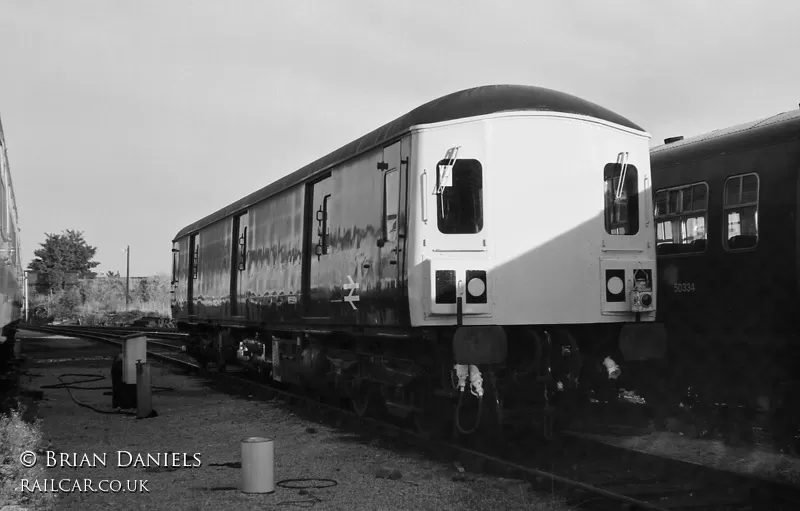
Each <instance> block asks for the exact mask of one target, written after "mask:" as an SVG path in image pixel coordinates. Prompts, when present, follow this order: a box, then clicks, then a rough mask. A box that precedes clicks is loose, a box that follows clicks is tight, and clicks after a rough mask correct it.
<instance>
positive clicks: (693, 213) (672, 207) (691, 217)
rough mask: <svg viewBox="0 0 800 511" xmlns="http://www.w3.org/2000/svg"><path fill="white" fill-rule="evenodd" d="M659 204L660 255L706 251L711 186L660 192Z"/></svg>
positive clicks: (694, 185) (658, 246) (688, 187)
mask: <svg viewBox="0 0 800 511" xmlns="http://www.w3.org/2000/svg"><path fill="white" fill-rule="evenodd" d="M655 203H656V210H655V222H656V253H657V254H658V255H671V254H696V253H702V252H705V250H706V240H707V238H706V223H707V221H708V184H706V183H694V184H690V185H686V186H679V187H675V188H668V189H666V190H659V191H658V192H656V196H655Z"/></svg>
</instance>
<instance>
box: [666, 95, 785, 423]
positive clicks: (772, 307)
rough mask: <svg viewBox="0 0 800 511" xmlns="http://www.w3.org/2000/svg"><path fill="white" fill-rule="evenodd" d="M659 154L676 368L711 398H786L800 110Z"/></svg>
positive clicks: (750, 401)
mask: <svg viewBox="0 0 800 511" xmlns="http://www.w3.org/2000/svg"><path fill="white" fill-rule="evenodd" d="M651 155H652V158H651V165H652V169H653V189H654V199H655V207H656V208H655V215H656V227H657V229H656V231H657V254H658V260H659V282H660V284H661V285H660V286H659V291H658V293H659V303H660V308H659V314H660V319H663V321H664V323H665V325H666V327H667V329H668V331H669V337H670V352H669V359H670V365H671V366H672V367H671V372H670V375H669V378H670V379H671V380H672V381H673V382H674V383H681V384H682V385H683V387H684V388H685V387H686V386H691V387H692V388H693V389H694V390H695V392H696V393H697V394H698V396H701V397H703V398H706V399H708V400H710V401H714V400H725V401H726V402H729V403H731V404H733V403H736V402H738V403H739V404H742V405H754V404H755V403H756V400H757V399H759V398H761V399H759V400H760V401H761V406H763V405H764V404H765V403H766V402H768V400H764V399H763V398H764V397H767V398H768V397H772V398H773V399H772V402H773V405H774V404H775V403H776V402H777V403H780V402H781V401H784V400H785V399H784V398H786V397H787V396H790V395H791V394H787V392H789V393H791V392H795V393H796V382H795V383H793V380H797V379H798V376H796V375H797V374H800V373H798V369H800V365H798V326H800V314H798V311H800V308H798V306H800V302H799V301H798V298H800V296H799V295H798V286H799V285H800V281H798V273H799V271H800V253H798V249H800V232H798V229H800V224H799V223H798V221H797V219H798V215H800V210H799V209H798V208H800V201H798V194H800V173H798V170H799V169H800V111H797V110H795V111H791V112H785V113H782V114H779V115H775V116H773V117H769V118H766V119H760V120H757V121H752V122H748V123H745V124H741V125H737V126H732V127H729V128H725V129H721V130H716V131H713V132H710V133H707V134H704V135H700V136H697V137H693V138H687V139H683V137H674V138H671V139H667V140H665V144H663V145H660V146H658V147H656V148H653V149H652V151H651ZM792 389H794V390H792ZM776 398H777V400H776ZM791 399H796V397H795V398H791ZM792 406H795V405H792ZM773 408H774V406H773Z"/></svg>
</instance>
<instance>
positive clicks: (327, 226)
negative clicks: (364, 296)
mask: <svg viewBox="0 0 800 511" xmlns="http://www.w3.org/2000/svg"><path fill="white" fill-rule="evenodd" d="M333 185H334V183H333V178H332V177H331V175H330V174H328V175H327V176H325V177H323V178H322V179H320V180H318V181H316V182H314V183H312V184H309V185H307V187H306V219H307V220H306V229H305V231H306V240H305V248H306V249H305V250H304V257H303V304H304V305H303V309H304V311H303V312H304V315H305V317H307V318H329V317H330V315H331V308H330V299H331V292H332V291H333V286H334V285H335V282H334V281H333V278H334V275H333V271H332V270H333V268H332V266H331V265H332V261H331V219H332V214H333V207H334V200H335V199H334V197H333Z"/></svg>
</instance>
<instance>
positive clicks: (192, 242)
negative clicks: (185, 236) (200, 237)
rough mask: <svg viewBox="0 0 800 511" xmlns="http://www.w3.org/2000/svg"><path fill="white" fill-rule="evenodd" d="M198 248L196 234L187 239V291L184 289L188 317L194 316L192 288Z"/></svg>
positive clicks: (194, 279) (194, 282)
mask: <svg viewBox="0 0 800 511" xmlns="http://www.w3.org/2000/svg"><path fill="white" fill-rule="evenodd" d="M199 251H200V247H199V244H198V242H197V234H192V235H191V236H190V237H189V275H188V276H187V279H186V280H187V284H186V286H187V289H186V306H187V308H188V310H189V315H190V316H194V315H195V314H196V310H195V306H194V290H195V289H194V288H195V285H196V281H197V263H198V255H199Z"/></svg>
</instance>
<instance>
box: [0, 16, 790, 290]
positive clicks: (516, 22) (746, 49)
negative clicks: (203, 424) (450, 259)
mask: <svg viewBox="0 0 800 511" xmlns="http://www.w3.org/2000/svg"><path fill="white" fill-rule="evenodd" d="M798 20H800V2H792V1H788V0H787V1H773V2H763V1H758V0H753V1H731V0H718V1H702V0H673V1H671V2H645V1H641V0H630V1H621V0H620V1H610V0H602V1H600V0H595V1H564V0H559V1H556V0H553V1H550V2H543V1H535V0H520V1H515V2H504V1H499V0H491V1H483V2H478V1H464V0H460V1H455V0H452V1H451V0H405V1H404V2H396V1H375V0H370V1H367V0H363V1H360V2H356V1H343V0H319V1H315V2H311V1H300V0H291V1H282V2H278V1H277V0H275V1H272V0H252V1H245V0H230V1H222V0H215V1H212V0H194V1H191V2H189V1H178V0H169V1H167V0H147V1H145V0H137V1H135V2H126V1H122V0H96V1H88V0H87V1H84V0H69V1H56V0H50V1H41V0H0V118H2V122H3V126H4V128H5V134H6V142H7V145H8V156H9V161H10V164H11V170H12V174H13V179H14V186H15V191H16V196H17V203H18V208H19V214H20V224H21V227H22V233H21V239H22V242H23V258H24V259H23V260H24V264H25V265H26V266H27V263H28V262H29V261H30V260H31V259H32V257H33V250H34V249H36V248H38V246H39V244H40V243H41V242H42V241H43V240H44V233H45V232H49V233H57V232H61V231H62V230H64V229H76V230H81V231H84V234H85V237H86V239H87V241H88V242H89V243H90V244H91V245H94V246H97V247H98V251H97V255H96V260H98V261H100V262H101V266H100V267H99V268H98V269H100V270H102V271H105V270H119V271H121V272H122V274H123V275H124V273H125V254H124V253H123V251H122V249H124V247H125V246H126V245H128V244H129V245H130V246H131V275H133V276H140V275H150V274H153V273H156V272H167V271H169V270H170V265H171V255H170V248H171V239H172V237H173V236H174V235H175V234H176V233H177V231H178V230H180V229H181V228H183V227H184V226H185V225H187V224H189V223H190V222H192V221H194V220H196V219H199V218H200V217H203V216H205V215H206V214H208V213H211V212H213V211H215V210H217V209H218V208H220V207H223V206H225V205H227V204H229V203H231V202H233V201H235V200H237V199H239V198H240V197H242V196H244V195H247V194H248V193H250V192H252V191H254V190H256V189H258V188H260V187H262V186H264V185H266V184H268V183H270V182H272V181H274V180H275V179H277V178H279V177H281V176H283V175H285V174H288V173H289V172H291V171H293V170H295V169H297V168H299V167H301V166H302V165H304V164H306V163H309V162H310V161H312V160H314V159H316V158H318V157H320V156H323V155H324V154H327V153H328V152H330V151H332V150H334V149H336V148H338V147H339V146H341V145H343V144H345V143H347V142H349V141H351V140H353V139H355V138H357V137H359V136H361V135H363V134H365V133H367V132H369V131H371V130H372V129H374V128H377V127H378V126H380V125H382V124H384V123H385V122H388V121H390V120H392V119H394V118H396V117H398V116H400V115H402V114H404V113H406V112H407V111H409V110H411V109H413V108H414V107H416V106H419V105H420V104H422V103H425V102H427V101H429V100H431V99H434V98H437V97H439V96H442V95H445V94H448V93H450V92H455V91H457V90H460V89H464V88H468V87H472V86H477V85H487V84H498V83H516V84H527V85H538V86H543V87H549V88H554V89H558V90H562V91H564V92H568V93H571V94H574V95H577V96H580V97H583V98H584V99H587V100H589V101H593V102H595V103H598V104H600V105H603V106H605V107H607V108H609V109H611V110H614V111H616V112H617V113H619V114H621V115H623V116H625V117H627V118H629V119H630V120H632V121H633V122H635V123H637V124H639V125H640V126H642V127H644V128H645V129H646V130H647V131H649V132H650V133H651V134H652V136H653V140H652V145H655V144H656V143H661V141H662V140H663V139H664V138H665V137H669V136H673V135H685V136H688V135H693V134H699V133H702V132H705V131H709V130H712V129H716V128H720V127H724V126H728V125H731V124H736V123H739V122H746V121H748V120H751V119H756V118H760V117H766V116H769V115H773V114H776V113H778V112H783V111H787V110H793V109H795V108H798V103H800V87H798V83H799V82H800V66H798V65H797V64H796V61H797V55H796V53H797V50H798V49H799V48H800V29H798Z"/></svg>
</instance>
